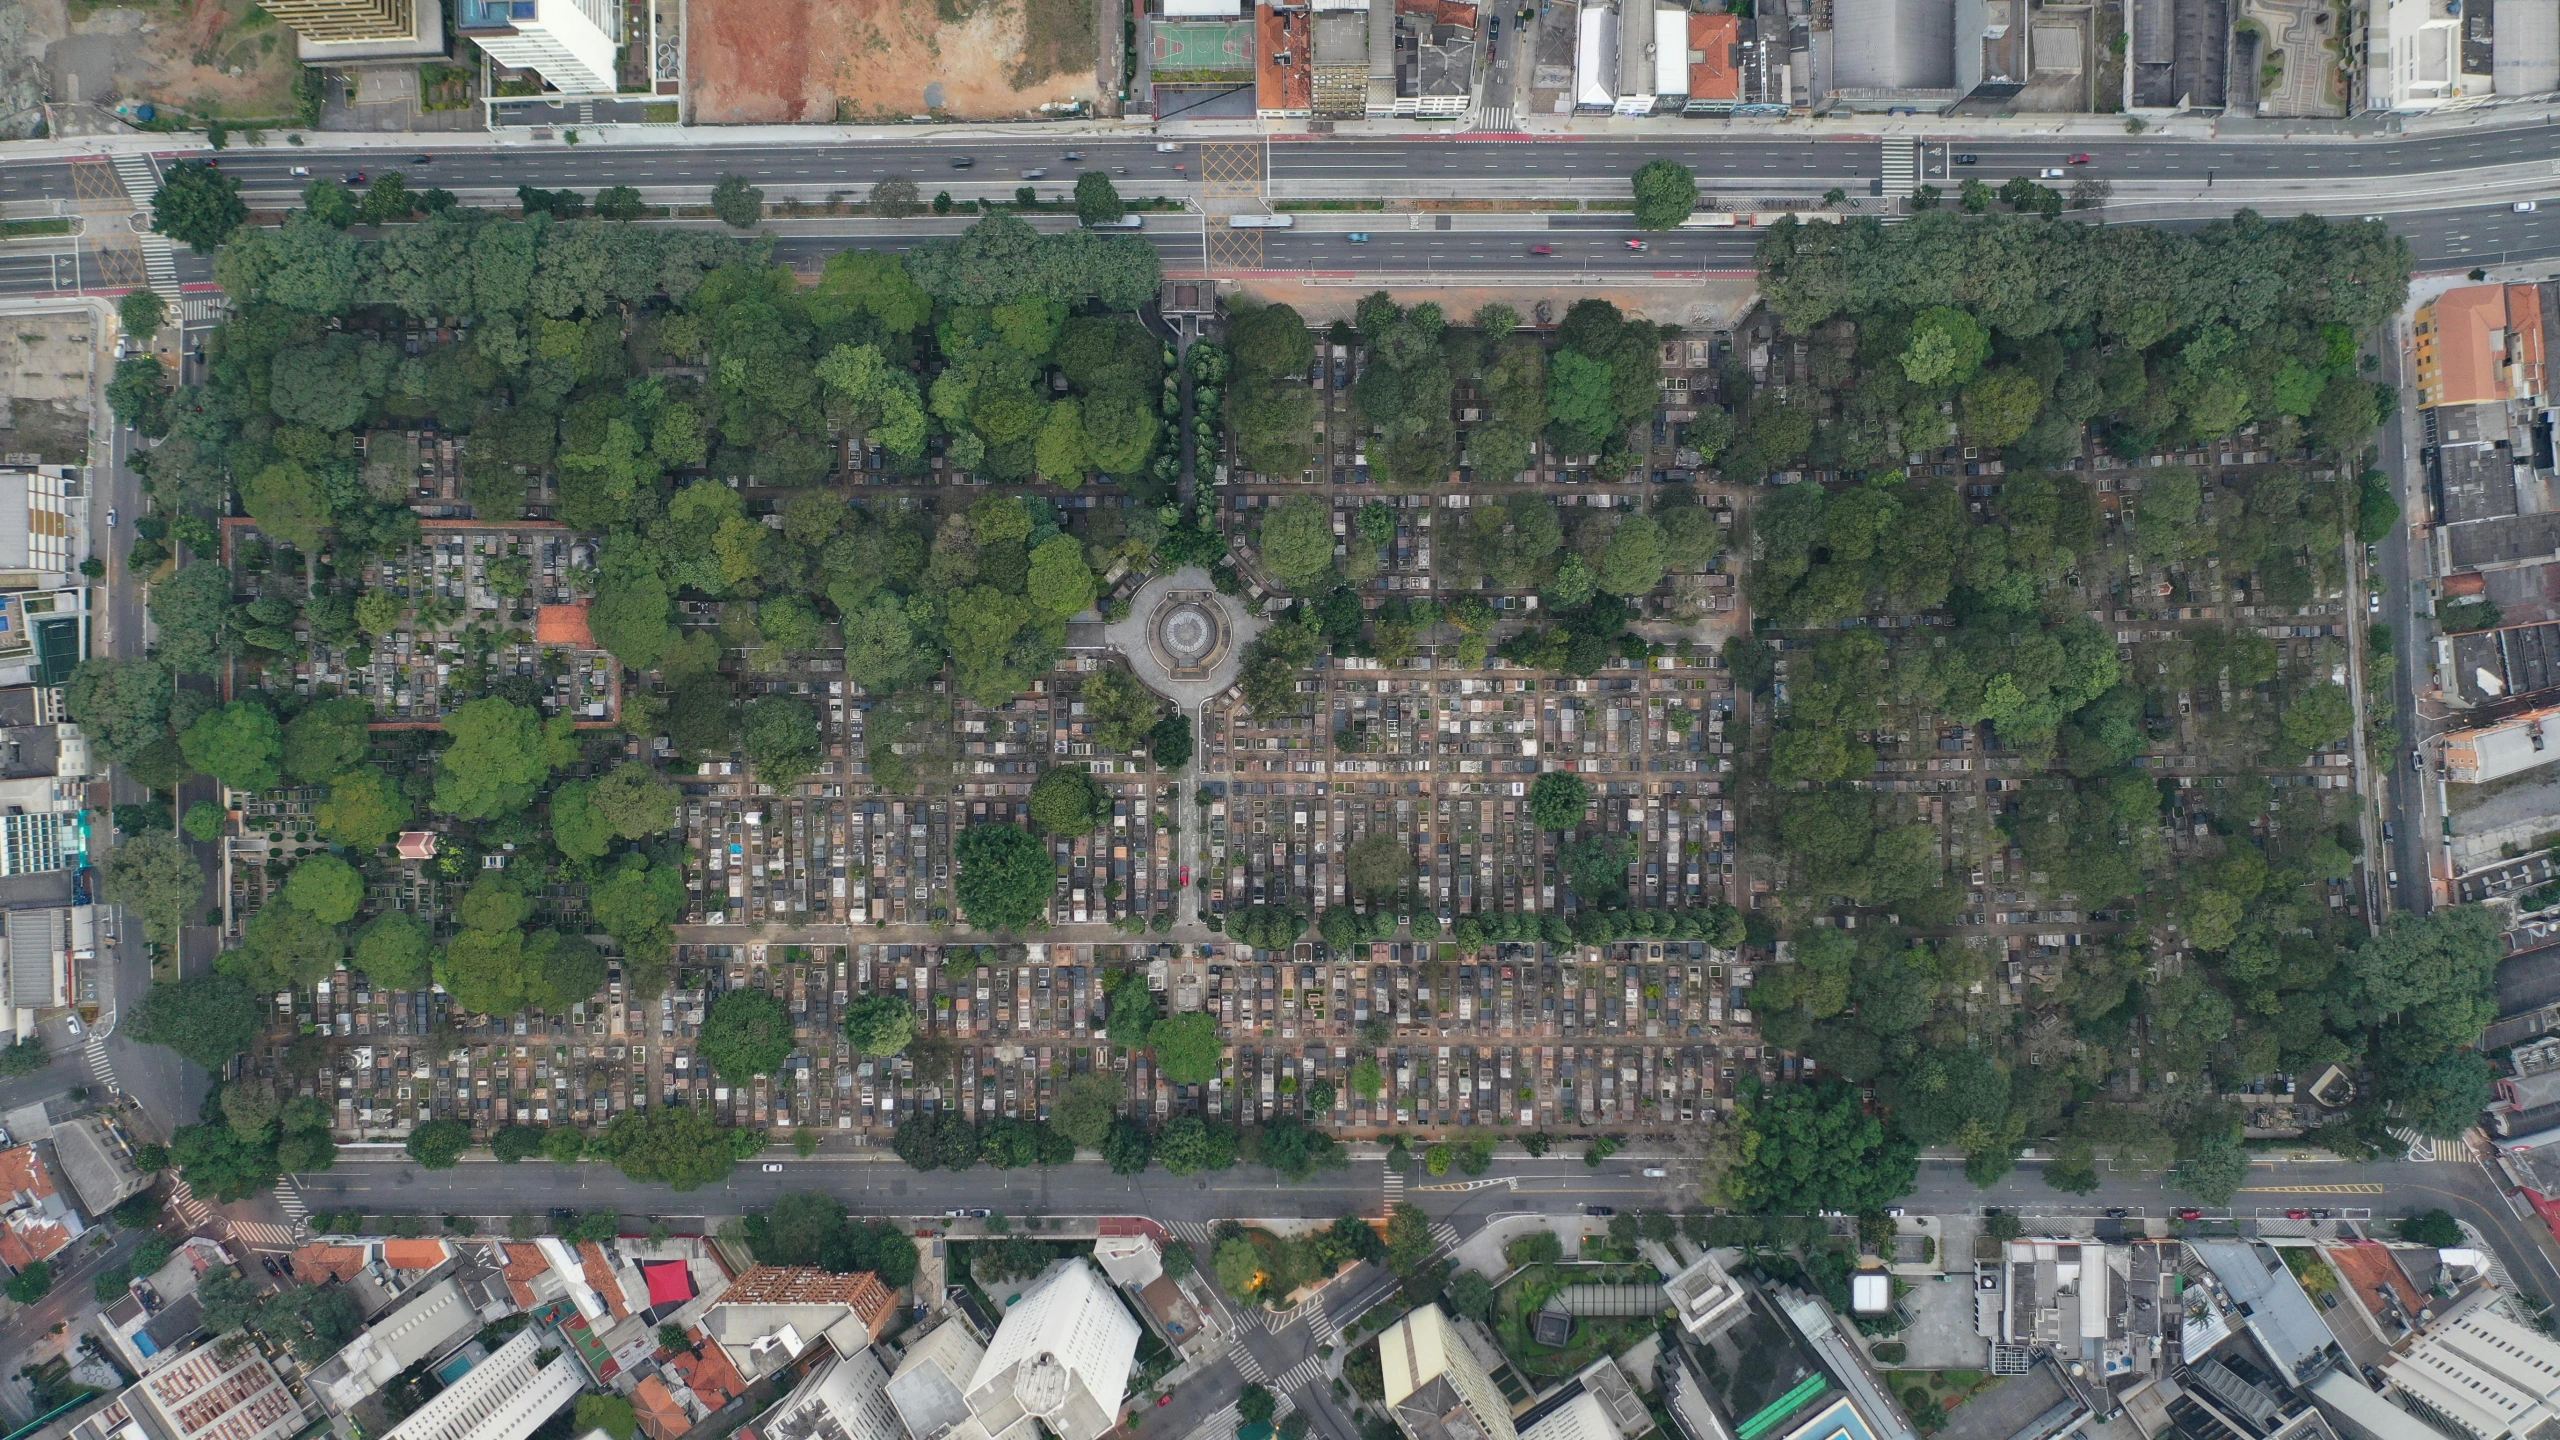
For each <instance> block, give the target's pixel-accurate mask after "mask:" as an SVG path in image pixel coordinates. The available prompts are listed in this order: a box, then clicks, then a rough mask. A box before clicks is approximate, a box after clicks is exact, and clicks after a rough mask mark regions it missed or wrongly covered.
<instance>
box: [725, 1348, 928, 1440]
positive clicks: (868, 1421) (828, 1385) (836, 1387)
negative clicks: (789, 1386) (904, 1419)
mask: <svg viewBox="0 0 2560 1440" xmlns="http://www.w3.org/2000/svg"><path fill="white" fill-rule="evenodd" d="M887 1383H888V1373H887V1372H886V1371H884V1370H882V1369H881V1368H880V1362H879V1360H878V1359H876V1358H875V1357H874V1356H873V1355H872V1353H871V1352H870V1351H869V1350H868V1349H863V1350H857V1351H855V1352H854V1353H853V1354H851V1355H831V1356H829V1357H827V1358H826V1359H825V1360H823V1361H821V1362H819V1364H818V1366H817V1368H816V1369H813V1370H811V1371H810V1372H809V1377H808V1378H807V1379H805V1380H803V1381H801V1382H800V1384H799V1385H798V1386H797V1387H795V1388H794V1389H793V1390H792V1392H791V1393H790V1394H789V1395H787V1396H785V1397H784V1398H783V1401H782V1403H781V1404H779V1405H776V1406H774V1407H773V1409H771V1410H770V1411H767V1412H766V1414H765V1418H764V1419H763V1420H762V1421H760V1422H759V1423H758V1424H757V1426H756V1429H757V1430H758V1431H759V1432H760V1433H761V1434H763V1435H764V1436H766V1437H767V1440H907V1432H906V1431H905V1430H904V1429H902V1428H900V1426H899V1421H898V1411H897V1408H896V1407H895V1406H893V1405H891V1404H890V1403H889V1396H888V1391H887V1389H886V1386H887Z"/></svg>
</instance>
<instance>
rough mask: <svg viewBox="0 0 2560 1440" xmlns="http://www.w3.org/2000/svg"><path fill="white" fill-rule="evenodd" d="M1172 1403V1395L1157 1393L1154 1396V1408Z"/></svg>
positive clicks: (1161, 1407)
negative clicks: (1157, 1394)
mask: <svg viewBox="0 0 2560 1440" xmlns="http://www.w3.org/2000/svg"><path fill="white" fill-rule="evenodd" d="M1172 1403H1173V1397H1172V1396H1171V1395H1159V1396H1157V1397H1156V1408H1157V1409H1159V1410H1161V1409H1163V1408H1164V1407H1165V1406H1167V1405H1170V1404H1172Z"/></svg>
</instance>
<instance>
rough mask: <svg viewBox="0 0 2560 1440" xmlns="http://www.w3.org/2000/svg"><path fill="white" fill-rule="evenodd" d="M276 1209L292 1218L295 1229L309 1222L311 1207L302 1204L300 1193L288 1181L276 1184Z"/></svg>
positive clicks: (280, 1181)
mask: <svg viewBox="0 0 2560 1440" xmlns="http://www.w3.org/2000/svg"><path fill="white" fill-rule="evenodd" d="M276 1208H277V1209H279V1210H282V1211H283V1212H284V1213H286V1214H287V1215H290V1216H292V1217H293V1223H294V1225H295V1226H296V1227H301V1226H305V1225H307V1224H308V1223H309V1222H310V1219H311V1207H310V1206H308V1205H305V1204H303V1203H302V1192H301V1191H300V1190H298V1189H296V1188H294V1183H293V1182H292V1181H290V1180H279V1181H277V1182H276Z"/></svg>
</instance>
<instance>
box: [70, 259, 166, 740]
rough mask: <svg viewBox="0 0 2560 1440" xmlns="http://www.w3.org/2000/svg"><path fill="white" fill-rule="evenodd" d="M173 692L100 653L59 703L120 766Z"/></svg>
mask: <svg viewBox="0 0 2560 1440" xmlns="http://www.w3.org/2000/svg"><path fill="white" fill-rule="evenodd" d="M135 293H137V294H148V293H150V292H148V291H137V292H135ZM176 693H177V687H176V685H175V683H174V682H172V681H171V679H170V677H169V671H168V667H166V666H163V665H157V664H154V663H152V662H151V661H149V660H143V659H139V658H136V659H121V660H120V659H111V658H108V657H105V656H100V657H98V658H95V659H90V660H83V661H81V662H80V664H79V667H78V668H77V669H74V670H73V671H72V672H71V678H70V680H69V681H67V682H65V684H64V685H63V687H62V704H63V709H64V710H65V712H67V713H68V714H69V715H70V717H71V721H72V723H73V724H76V725H78V726H79V727H80V731H81V733H82V734H83V735H85V736H87V737H88V740H89V743H90V744H91V745H92V746H94V747H96V749H98V750H99V751H100V752H101V753H103V754H104V755H105V756H106V757H107V758H108V759H109V760H112V761H115V762H117V763H119V764H121V763H123V762H125V761H128V760H131V759H132V758H133V757H134V756H136V755H139V754H141V753H142V751H143V750H144V749H146V748H147V747H149V746H151V745H153V744H155V743H157V742H159V741H160V740H162V739H164V738H166V736H167V735H168V733H169V705H170V702H171V700H172V699H174V698H175V696H176Z"/></svg>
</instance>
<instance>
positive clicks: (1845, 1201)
mask: <svg viewBox="0 0 2560 1440" xmlns="http://www.w3.org/2000/svg"><path fill="white" fill-rule="evenodd" d="M1735 1118H1736V1119H1737V1120H1738V1121H1739V1122H1740V1123H1741V1124H1743V1125H1745V1126H1747V1127H1748V1129H1747V1131H1746V1133H1745V1137H1744V1149H1745V1153H1746V1154H1747V1155H1748V1157H1749V1158H1748V1159H1747V1160H1746V1161H1745V1162H1744V1163H1743V1164H1742V1166H1741V1167H1740V1168H1739V1170H1738V1171H1737V1172H1735V1173H1732V1174H1729V1175H1727V1177H1726V1179H1725V1189H1726V1191H1727V1193H1728V1194H1731V1195H1732V1196H1733V1197H1734V1198H1735V1199H1736V1200H1737V1201H1738V1202H1740V1203H1741V1204H1742V1205H1743V1206H1744V1207H1745V1208H1747V1209H1749V1210H1752V1211H1754V1212H1757V1213H1759V1214H1763V1215H1790V1214H1812V1213H1815V1212H1817V1211H1824V1210H1844V1211H1848V1212H1851V1213H1860V1212H1864V1211H1869V1210H1881V1209H1883V1208H1885V1207H1886V1206H1887V1205H1889V1204H1891V1203H1892V1202H1893V1201H1894V1200H1896V1199H1898V1198H1900V1197H1901V1196H1902V1195H1904V1194H1905V1193H1907V1192H1908V1191H1909V1190H1910V1189H1911V1187H1912V1185H1913V1184H1914V1183H1915V1182H1916V1181H1917V1179H1918V1178H1919V1151H1918V1147H1916V1146H1914V1145H1913V1144H1912V1143H1911V1142H1910V1141H1908V1140H1905V1139H1902V1138H1900V1137H1898V1136H1889V1135H1888V1134H1887V1133H1886V1132H1885V1127H1884V1123H1883V1122H1882V1121H1881V1120H1879V1119H1877V1118H1876V1117H1874V1116H1872V1115H1869V1114H1868V1113H1867V1112H1866V1108H1865V1106H1864V1104H1863V1102H1862V1101H1861V1098H1860V1097H1859V1095H1858V1093H1857V1092H1856V1091H1855V1090H1853V1089H1851V1088H1850V1087H1849V1086H1848V1085H1846V1084H1843V1083H1841V1082H1840V1081H1837V1080H1832V1081H1826V1082H1824V1083H1822V1084H1820V1085H1782V1086H1779V1087H1776V1088H1775V1089H1770V1090H1765V1091H1760V1092H1759V1093H1756V1094H1750V1095H1748V1096H1747V1097H1746V1103H1745V1105H1744V1107H1743V1108H1742V1111H1741V1113H1740V1114H1738V1115H1737V1116H1736V1117H1735Z"/></svg>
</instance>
